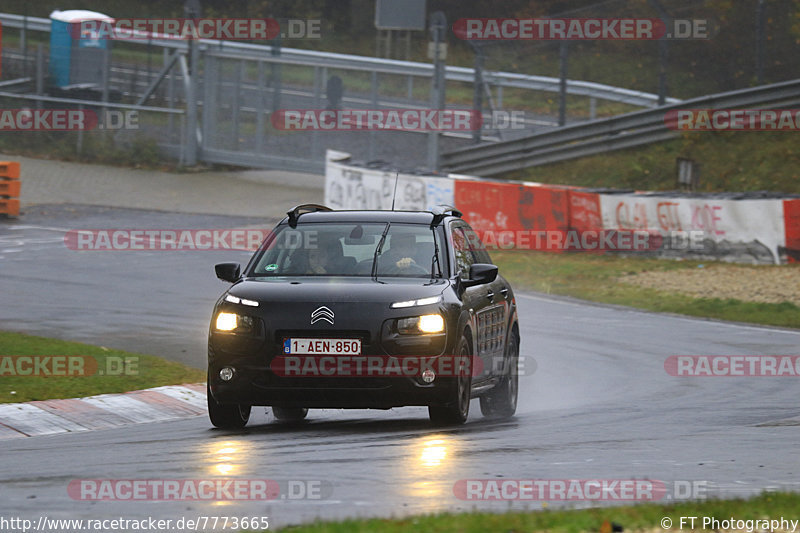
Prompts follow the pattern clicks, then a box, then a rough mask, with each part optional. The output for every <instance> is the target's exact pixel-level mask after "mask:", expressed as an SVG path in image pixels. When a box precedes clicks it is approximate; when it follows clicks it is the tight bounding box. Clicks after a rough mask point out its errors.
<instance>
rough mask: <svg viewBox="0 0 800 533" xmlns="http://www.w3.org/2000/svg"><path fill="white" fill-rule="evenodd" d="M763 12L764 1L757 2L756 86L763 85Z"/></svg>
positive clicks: (764, 22)
mask: <svg viewBox="0 0 800 533" xmlns="http://www.w3.org/2000/svg"><path fill="white" fill-rule="evenodd" d="M765 11H766V10H765V9H764V0H758V5H757V6H756V82H757V84H758V85H762V84H763V83H764V37H765V33H766V32H765V26H766V20H765V17H764V14H765Z"/></svg>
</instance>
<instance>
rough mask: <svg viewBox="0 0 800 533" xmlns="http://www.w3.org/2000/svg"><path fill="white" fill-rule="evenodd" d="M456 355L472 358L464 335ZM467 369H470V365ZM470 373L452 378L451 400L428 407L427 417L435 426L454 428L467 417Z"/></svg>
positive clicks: (470, 382) (469, 398) (470, 389)
mask: <svg viewBox="0 0 800 533" xmlns="http://www.w3.org/2000/svg"><path fill="white" fill-rule="evenodd" d="M456 355H458V356H459V357H472V348H471V345H470V342H469V339H468V338H467V336H466V333H465V334H464V335H462V336H461V339H460V340H459V341H458V349H457V350H456ZM470 363H471V361H470ZM467 368H469V369H471V368H472V367H471V366H470V365H467ZM471 374H472V373H471V372H466V373H464V375H460V376H456V377H455V378H453V390H452V392H451V394H452V395H453V398H452V400H451V401H450V402H449V403H447V404H445V405H429V406H428V416H429V417H430V419H431V422H433V423H434V424H436V425H437V426H455V425H460V424H463V423H464V422H466V421H467V418H468V417H469V402H470V400H471V392H472V375H471Z"/></svg>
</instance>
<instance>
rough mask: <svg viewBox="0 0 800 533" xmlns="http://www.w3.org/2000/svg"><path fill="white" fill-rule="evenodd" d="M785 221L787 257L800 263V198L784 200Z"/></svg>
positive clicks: (790, 260) (793, 261) (791, 261)
mask: <svg viewBox="0 0 800 533" xmlns="http://www.w3.org/2000/svg"><path fill="white" fill-rule="evenodd" d="M783 223H784V233H785V235H786V257H787V258H788V260H789V262H790V263H800V198H797V199H794V200H784V201H783Z"/></svg>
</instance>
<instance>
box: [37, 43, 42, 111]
mask: <svg viewBox="0 0 800 533" xmlns="http://www.w3.org/2000/svg"><path fill="white" fill-rule="evenodd" d="M36 94H38V95H42V94H44V50H43V49H42V43H39V44H37V45H36ZM36 107H37V108H41V107H42V102H41V100H37V101H36Z"/></svg>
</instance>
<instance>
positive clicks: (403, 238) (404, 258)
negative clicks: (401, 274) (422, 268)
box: [383, 233, 417, 271]
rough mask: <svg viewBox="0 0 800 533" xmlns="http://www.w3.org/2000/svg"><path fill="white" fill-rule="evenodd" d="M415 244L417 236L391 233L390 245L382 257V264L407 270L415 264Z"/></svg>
mask: <svg viewBox="0 0 800 533" xmlns="http://www.w3.org/2000/svg"><path fill="white" fill-rule="evenodd" d="M416 244H417V238H416V237H415V236H414V235H411V234H408V233H398V234H395V235H392V241H391V245H392V247H391V248H390V249H389V250H388V251H387V252H386V255H385V256H384V257H383V259H384V261H385V263H384V264H385V265H387V266H388V267H389V268H397V269H398V270H401V271H405V270H408V268H410V267H411V266H414V265H416V264H417V262H416V261H415V260H414V252H415V250H416Z"/></svg>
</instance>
